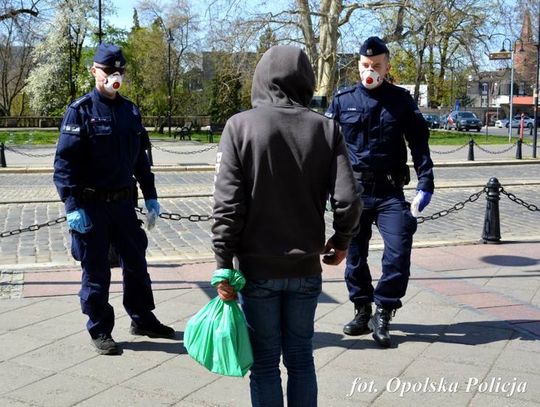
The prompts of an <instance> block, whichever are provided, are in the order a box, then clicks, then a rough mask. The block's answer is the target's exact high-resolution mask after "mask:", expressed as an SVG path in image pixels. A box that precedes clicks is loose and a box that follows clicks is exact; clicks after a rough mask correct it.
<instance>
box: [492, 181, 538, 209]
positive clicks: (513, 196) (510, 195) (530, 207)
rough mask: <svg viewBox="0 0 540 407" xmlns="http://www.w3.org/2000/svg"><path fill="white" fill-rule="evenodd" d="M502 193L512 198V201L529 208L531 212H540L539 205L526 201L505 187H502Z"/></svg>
mask: <svg viewBox="0 0 540 407" xmlns="http://www.w3.org/2000/svg"><path fill="white" fill-rule="evenodd" d="M501 194H503V195H506V196H507V197H508V199H510V200H511V201H512V202H515V203H517V204H518V205H521V206H523V207H525V208H527V209H528V210H530V211H531V212H540V209H538V206H536V205H533V204H530V203H527V202H525V201H524V200H523V199H521V198H518V197H517V196H515V195H514V194H513V193H511V192H507V191H506V190H505V189H504V188H503V187H501Z"/></svg>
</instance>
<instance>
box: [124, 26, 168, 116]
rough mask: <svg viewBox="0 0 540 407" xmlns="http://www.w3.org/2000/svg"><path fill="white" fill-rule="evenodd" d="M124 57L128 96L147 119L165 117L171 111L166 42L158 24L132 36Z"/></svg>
mask: <svg viewBox="0 0 540 407" xmlns="http://www.w3.org/2000/svg"><path fill="white" fill-rule="evenodd" d="M124 53H125V56H126V59H127V64H128V70H127V74H126V85H127V86H126V90H125V91H124V93H125V95H126V96H127V97H129V98H130V99H131V100H133V101H134V102H135V103H136V104H137V105H138V106H139V107H140V108H141V110H142V111H143V113H144V114H145V115H156V116H163V115H166V113H167V111H168V100H167V96H168V89H167V83H168V82H167V80H168V77H167V68H168V65H167V42H166V39H165V36H164V32H163V30H162V28H161V26H160V22H159V21H155V22H154V23H153V24H152V25H151V26H150V27H148V28H145V27H140V28H134V29H132V31H131V32H130V34H129V36H128V39H127V42H126V45H125V48H124Z"/></svg>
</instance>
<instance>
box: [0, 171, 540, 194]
mask: <svg viewBox="0 0 540 407" xmlns="http://www.w3.org/2000/svg"><path fill="white" fill-rule="evenodd" d="M434 172H435V178H436V186H437V188H444V187H454V186H470V185H478V186H480V185H485V184H486V183H487V181H488V180H489V179H490V178H491V177H497V178H498V179H499V181H500V182H501V183H502V184H503V185H515V184H523V183H526V184H535V183H536V184H540V162H538V163H529V164H521V165H519V164H513V165H490V166H465V165H461V166H455V167H436V168H435V169H434ZM155 175H156V184H157V187H158V193H159V195H160V197H171V198H172V197H183V196H193V195H209V194H211V193H212V182H213V180H214V174H213V172H212V171H211V169H210V168H209V170H208V171H176V172H173V171H171V172H169V171H168V172H161V171H159V170H157V171H156V172H155ZM414 187H415V184H414V182H411V184H410V185H409V186H408V189H413V188H414ZM48 201H50V202H56V201H58V194H57V192H56V189H55V188H54V185H53V182H52V174H51V173H38V174H22V173H16V174H13V173H1V172H0V203H19V202H48Z"/></svg>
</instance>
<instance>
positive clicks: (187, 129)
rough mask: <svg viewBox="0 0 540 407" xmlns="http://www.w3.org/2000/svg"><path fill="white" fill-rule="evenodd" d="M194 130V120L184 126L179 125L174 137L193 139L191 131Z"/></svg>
mask: <svg viewBox="0 0 540 407" xmlns="http://www.w3.org/2000/svg"><path fill="white" fill-rule="evenodd" d="M192 130H193V123H192V122H185V123H184V125H183V126H182V127H177V128H176V129H175V131H174V135H173V137H174V138H176V137H178V138H179V139H180V140H191V132H192Z"/></svg>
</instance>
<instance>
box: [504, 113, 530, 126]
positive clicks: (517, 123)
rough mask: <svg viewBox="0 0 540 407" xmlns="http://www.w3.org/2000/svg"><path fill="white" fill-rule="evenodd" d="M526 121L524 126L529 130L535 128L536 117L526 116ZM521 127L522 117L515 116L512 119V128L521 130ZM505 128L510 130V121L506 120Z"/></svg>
mask: <svg viewBox="0 0 540 407" xmlns="http://www.w3.org/2000/svg"><path fill="white" fill-rule="evenodd" d="M523 120H524V123H523V124H524V126H525V127H526V128H528V129H531V128H533V126H534V117H529V116H525V117H524V118H523ZM520 126H521V115H515V116H514V118H513V119H512V128H516V127H517V128H519V127H520ZM504 127H506V128H508V120H506V123H505V124H504Z"/></svg>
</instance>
